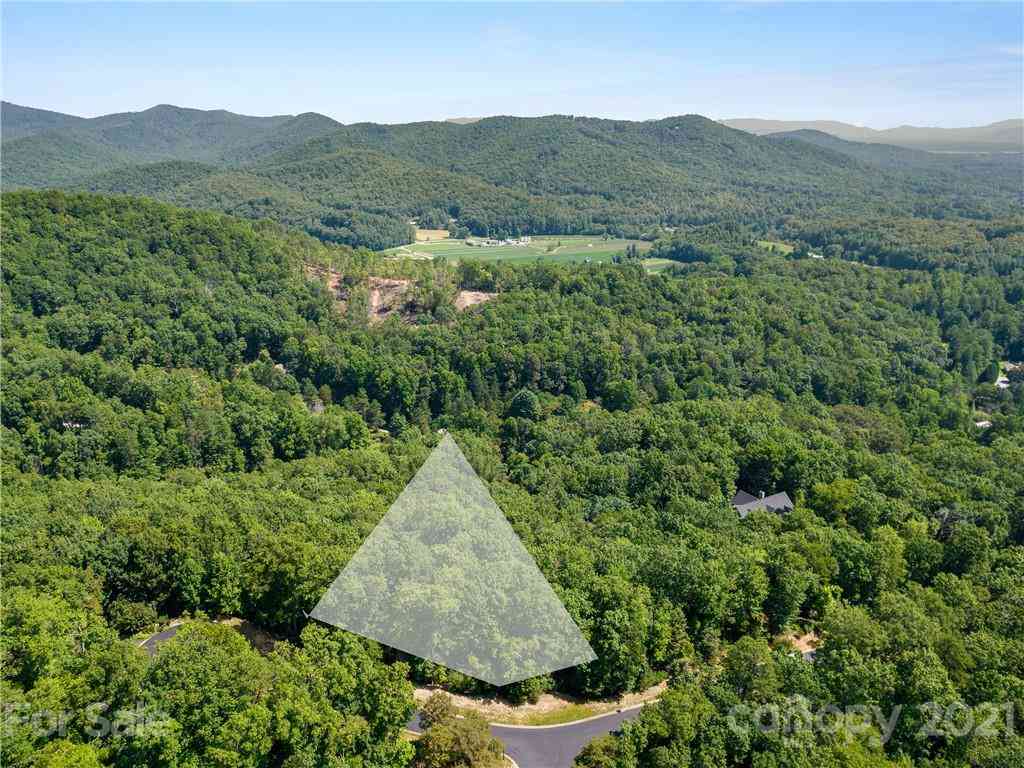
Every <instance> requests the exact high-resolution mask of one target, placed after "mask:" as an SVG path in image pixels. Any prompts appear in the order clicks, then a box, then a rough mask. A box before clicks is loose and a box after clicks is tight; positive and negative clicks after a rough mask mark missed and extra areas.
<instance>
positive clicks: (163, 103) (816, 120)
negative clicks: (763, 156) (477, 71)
mask: <svg viewBox="0 0 1024 768" xmlns="http://www.w3.org/2000/svg"><path fill="white" fill-rule="evenodd" d="M3 101H4V102H6V103H8V104H14V105H15V106H19V107H28V108H30V109H41V110H44V111H49V112H58V113H60V114H66V115H71V116H73V117H82V118H87V119H91V118H95V117H105V116H107V115H112V114H126V113H133V114H138V113H139V112H146V111H148V110H151V109H156V108H157V107H173V108H175V109H195V110H199V111H201V112H217V111H227V112H231V113H232V114H236V115H239V116H241V117H256V118H259V117H282V116H295V115H301V114H306V113H316V114H320V115H323V116H324V117H330V118H331V119H333V120H337V118H335V117H333V116H332V115H329V114H327V113H326V112H323V111H321V110H318V109H306V110H302V111H301V112H266V113H263V114H252V113H247V112H234V111H233V110H224V109H223V108H222V107H214V108H210V109H204V108H200V107H193V106H191V105H188V104H172V103H170V102H167V101H161V102H157V103H155V104H151V105H150V106H148V107H143V108H142V109H137V110H127V109H125V110H115V111H114V112H105V113H103V114H98V115H81V114H76V113H74V112H64V111H62V110H53V109H48V108H46V107H38V106H36V105H34V104H23V103H19V102H13V101H10V100H9V99H6V98H5V99H3ZM567 114H573V113H567V112H548V113H544V114H537V115H516V114H511V113H503V114H494V115H450V116H448V117H441V118H433V119H428V120H408V121H398V122H384V121H378V120H351V121H349V122H348V124H349V125H351V124H355V123H379V124H381V125H401V124H403V123H418V122H458V121H463V120H468V121H473V122H476V121H479V120H485V119H487V118H491V117H517V118H534V117H553V116H555V115H567ZM682 114H684V113H678V114H672V115H660V116H658V117H638V118H632V117H630V118H626V117H616V116H614V115H586V114H574V115H573V116H574V117H592V118H598V119H602V120H629V121H633V122H645V121H651V120H662V119H666V118H669V117H679V116H681V115H682ZM686 114H699V113H686ZM700 116H701V117H705V118H707V119H709V120H714V121H715V122H719V123H729V122H736V121H741V120H763V121H765V122H782V123H843V124H845V125H850V126H853V127H855V128H867V129H869V130H874V131H885V130H891V129H896V128H925V129H933V128H936V129H947V130H955V129H958V128H982V127H985V126H987V125H994V124H997V123H1003V122H1011V121H1013V120H1024V117H1020V116H1014V117H1006V118H1002V119H998V120H992V121H990V122H988V123H982V124H977V125H941V126H940V125H915V124H913V123H906V122H904V123H900V124H899V125H891V126H875V125H860V124H857V123H848V122H846V121H844V120H833V119H832V118H829V117H818V118H786V117H762V116H753V115H745V116H742V117H736V116H734V117H716V116H713V115H700ZM338 122H343V121H341V120H338Z"/></svg>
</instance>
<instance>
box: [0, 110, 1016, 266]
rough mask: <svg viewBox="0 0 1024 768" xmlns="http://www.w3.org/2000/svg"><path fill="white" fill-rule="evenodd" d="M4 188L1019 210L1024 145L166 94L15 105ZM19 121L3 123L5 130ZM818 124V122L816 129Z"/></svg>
mask: <svg viewBox="0 0 1024 768" xmlns="http://www.w3.org/2000/svg"><path fill="white" fill-rule="evenodd" d="M3 120H4V125H5V126H10V129H9V130H10V136H11V137H12V138H9V139H7V138H5V141H4V145H3V157H4V167H3V176H4V185H5V188H6V189H13V188H17V187H31V188H44V187H59V188H64V189H72V190H85V191H92V192H102V193H119V194H136V195H139V194H141V195H146V196H150V197H154V198H157V199H161V200H165V201H168V202H173V203H176V204H178V205H184V206H187V207H192V208H206V209H214V210H220V211H224V212H228V213H231V214H233V215H237V216H244V217H250V218H269V219H272V220H275V221H277V222H279V223H283V224H286V225H288V226H291V227H293V228H296V229H300V230H304V231H306V232H307V233H309V234H312V235H314V236H315V237H318V238H320V239H321V240H324V241H326V242H337V243H343V244H348V245H354V246H367V247H370V248H373V249H383V248H387V247H391V246H395V245H400V244H403V243H407V242H410V241H411V239H412V237H413V234H412V229H411V228H410V226H409V223H408V222H409V221H410V219H416V220H417V221H418V222H419V223H420V225H421V226H425V227H441V228H445V227H448V226H449V225H452V226H453V227H457V228H461V229H462V230H464V231H468V232H470V233H472V234H474V235H480V236H498V237H505V236H512V235H520V234H574V233H585V234H596V235H601V234H604V233H609V234H612V235H616V236H625V237H640V236H645V235H646V236H654V235H656V234H657V232H658V230H659V228H674V227H680V226H697V225H702V224H707V223H710V222H743V223H744V224H745V225H748V226H751V227H755V228H758V229H760V230H768V229H772V228H780V227H785V226H787V225H789V224H790V222H791V220H793V219H801V218H805V219H806V218H815V219H821V218H826V219H827V218H834V217H839V216H844V217H849V216H861V217H879V216H890V215H896V216H903V217H915V218H920V219H923V220H926V221H934V220H938V219H944V218H963V219H967V220H982V221H987V220H989V219H992V218H993V217H1003V216H1006V215H1009V214H1011V213H1019V211H1020V205H1021V202H1022V200H1021V191H1020V184H1019V180H1020V170H1021V167H1020V160H1019V157H1017V158H1014V157H997V158H994V157H990V156H975V155H970V156H950V155H927V154H925V153H916V152H914V151H912V150H898V149H895V148H889V149H888V151H887V149H886V148H884V147H878V146H872V145H865V144H855V143H852V142H843V141H841V140H838V139H832V138H831V137H825V139H822V136H823V134H819V135H817V136H807V135H804V134H803V133H802V132H801V133H800V135H796V136H790V137H781V138H779V137H770V138H766V137H759V136H754V135H751V134H748V133H745V132H743V131H739V130H734V129H732V128H728V127H726V126H724V125H722V124H720V123H716V122H713V121H711V120H708V119H706V118H703V117H700V116H698V115H687V116H682V117H671V118H666V119H663V120H651V121H645V122H630V121H624V120H603V119H596V118H587V117H574V116H564V115H552V116H548V117H540V118H515V117H492V118H485V119H482V120H478V121H475V122H472V123H469V124H457V123H451V122H430V123H411V124H406V125H378V124H371V123H362V124H354V125H348V126H342V125H340V124H338V123H335V122H334V121H332V120H330V119H329V118H326V117H323V116H322V115H317V114H315V113H308V114H304V115H299V116H294V117H293V116H281V117H267V118H254V117H246V116H242V115H234V114H231V113H228V112H224V111H213V112H204V111H200V110H189V109H181V108H178V107H171V106H166V105H164V106H159V107H154V108H152V109H149V110H146V111H145V112H139V113H125V114H122V115H107V116H104V117H98V118H93V119H90V120H83V119H81V118H73V117H72V116H68V115H58V114H57V113H48V112H43V111H41V110H32V109H28V108H25V107H18V106H16V105H11V104H5V105H4V113H3ZM5 130H6V129H5ZM809 133H812V134H813V132H809Z"/></svg>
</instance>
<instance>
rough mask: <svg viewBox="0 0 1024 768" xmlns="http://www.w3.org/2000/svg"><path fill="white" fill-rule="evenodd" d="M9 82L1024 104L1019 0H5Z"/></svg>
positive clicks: (902, 120) (60, 98)
mask: <svg viewBox="0 0 1024 768" xmlns="http://www.w3.org/2000/svg"><path fill="white" fill-rule="evenodd" d="M2 20H3V31H2V41H3V54H2V56H3V62H2V63H3V81H2V82H3V98H4V99H6V100H8V101H13V102H16V103H19V104H26V105H29V106H35V107H41V108H45V109H54V110H58V111H61V112H70V113H72V114H78V115H84V116H93V115H98V114H105V113H109V112H118V111H127V110H139V109H145V108H147V107H150V106H153V105H154V104H161V103H169V104H177V105H180V106H190V107H198V108H201V109H217V108H223V109H228V110H231V111H233V112H241V113H245V114H256V115H266V114H289V113H299V112H306V111H315V112H322V113H324V114H327V115H330V116H331V117H334V118H335V119H338V120H341V121H342V122H356V121H362V120H372V121H377V122H407V121H413V120H432V119H444V118H446V117H454V116H464V115H469V116H480V115H493V114H514V115H542V114H551V113H556V112H557V113H562V114H586V115H595V116H602V117H621V118H630V119H645V118H656V117H663V116H666V115H675V114H685V113H691V112H696V113H699V114H703V115H707V116H709V117H713V118H719V119H721V118H728V117H765V118H777V119H835V120H844V121H848V122H853V123H858V124H862V125H870V126H872V127H875V128H886V127H891V126H895V125H899V124H915V125H942V126H959V125H976V124H982V123H988V122H992V121H995V120H1001V119H1006V118H1010V117H1021V116H1022V113H1024V96H1022V93H1024V82H1022V66H1024V31H1022V30H1024V15H1022V6H1021V4H1020V3H1016V2H1010V3H985V4H952V3H938V4H918V3H896V2H892V3H854V4H833V3H770V2H757V3H749V4H742V3H698V4H687V5H669V4H660V5H640V4H624V5H610V4H603V5H586V4H568V5H550V4H522V5H508V4H472V5H471V4H454V5H440V4H426V3H421V4H415V5H397V4H378V5H354V4H347V5H333V4H331V5H329V4H323V3H321V4H309V5H297V4H288V5H276V4H267V3H262V4H252V5H250V4H241V3H232V4H227V3H223V4H214V5H205V4H197V3H189V4H178V5H163V4H110V5H107V4H72V5H56V4H53V5H51V4H40V3H17V2H4V3H3V5H2Z"/></svg>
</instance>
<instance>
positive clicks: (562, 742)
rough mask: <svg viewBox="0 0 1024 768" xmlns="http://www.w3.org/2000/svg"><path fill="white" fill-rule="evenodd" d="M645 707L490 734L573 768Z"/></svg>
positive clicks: (516, 751)
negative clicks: (580, 756) (585, 749)
mask: <svg viewBox="0 0 1024 768" xmlns="http://www.w3.org/2000/svg"><path fill="white" fill-rule="evenodd" d="M180 627H181V625H180V624H178V625H175V626H171V627H168V628H167V629H165V630H163V631H162V632H158V633H156V634H155V635H152V636H150V637H148V638H146V639H145V640H144V641H143V642H142V643H140V644H139V647H141V648H142V649H143V650H145V651H146V653H148V654H149V655H150V656H152V655H154V654H155V653H156V649H157V646H158V645H160V644H161V643H165V642H167V641H168V640H170V639H172V638H173V637H174V636H175V635H176V634H177V633H178V629H180ZM643 707H644V705H643V704H638V705H636V706H634V707H630V708H627V709H621V710H618V711H615V712H608V713H606V714H603V715H595V716H594V717H589V718H587V719H585V720H577V721H576V722H574V723H564V724H562V725H499V724H497V723H491V734H492V735H493V736H494V737H495V738H497V739H499V740H500V741H501V743H502V744H504V745H505V754H506V755H508V756H509V757H511V758H512V760H514V761H515V763H516V765H517V766H519V768H571V766H572V761H573V760H574V759H575V758H576V755H578V754H579V753H580V750H582V749H583V747H585V746H586V745H587V744H589V743H590V742H591V741H593V740H594V739H596V738H597V737H598V736H604V735H605V734H606V733H612V732H613V731H617V730H618V729H619V728H620V727H621V726H622V724H623V723H624V722H626V721H627V720H632V719H633V718H635V717H637V716H639V715H640V711H641V710H642V709H643ZM408 729H409V730H410V731H414V732H416V733H419V732H420V727H419V714H418V713H417V714H416V715H414V716H413V718H412V720H411V721H410V722H409V725H408Z"/></svg>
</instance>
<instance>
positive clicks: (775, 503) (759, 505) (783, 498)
mask: <svg viewBox="0 0 1024 768" xmlns="http://www.w3.org/2000/svg"><path fill="white" fill-rule="evenodd" d="M732 508H733V509H735V510H736V513H737V514H738V515H739V516H740V519H741V520H742V519H744V518H746V516H747V515H749V514H750V513H751V512H753V511H754V510H755V509H766V510H768V511H769V512H790V511H792V509H793V500H792V499H790V498H789V494H788V493H786V492H785V491H782V492H781V493H773V494H772V495H771V496H765V495H764V491H761V493H760V494H759V495H757V496H754V495H753V494H750V493H747V492H746V491H739V490H738V491H736V495H735V496H733V497H732Z"/></svg>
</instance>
